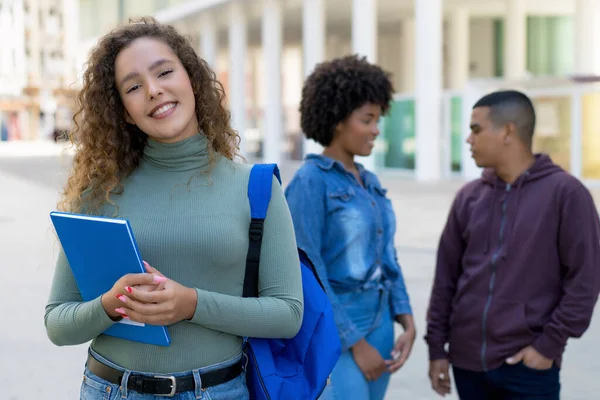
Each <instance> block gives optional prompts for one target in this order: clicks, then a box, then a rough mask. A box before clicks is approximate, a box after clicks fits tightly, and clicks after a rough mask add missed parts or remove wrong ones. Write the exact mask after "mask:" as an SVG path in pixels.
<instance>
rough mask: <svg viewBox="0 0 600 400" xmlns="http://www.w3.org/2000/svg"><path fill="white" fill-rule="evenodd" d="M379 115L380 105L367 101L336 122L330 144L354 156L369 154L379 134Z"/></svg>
mask: <svg viewBox="0 0 600 400" xmlns="http://www.w3.org/2000/svg"><path fill="white" fill-rule="evenodd" d="M380 117H381V106H379V105H377V104H371V103H367V104H365V105H363V106H362V107H359V108H357V109H356V110H354V111H353V112H352V114H350V116H349V117H348V118H346V119H345V120H344V121H342V122H340V123H339V124H338V126H337V127H336V129H335V134H334V138H333V141H332V143H331V144H332V145H336V146H339V147H342V149H343V150H344V151H345V152H346V153H349V154H352V155H355V156H362V157H366V156H369V155H370V154H371V152H372V151H373V147H374V146H375V139H377V136H379V126H378V123H379V118H380Z"/></svg>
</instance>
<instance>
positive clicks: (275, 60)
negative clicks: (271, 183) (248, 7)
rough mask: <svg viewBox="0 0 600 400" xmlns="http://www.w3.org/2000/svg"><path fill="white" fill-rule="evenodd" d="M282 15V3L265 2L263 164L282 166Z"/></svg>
mask: <svg viewBox="0 0 600 400" xmlns="http://www.w3.org/2000/svg"><path fill="white" fill-rule="evenodd" d="M282 36H283V35H282V13H281V1H280V0H263V19H262V43H263V51H264V60H265V74H264V76H263V79H264V81H263V82H264V87H265V94H266V98H265V111H264V115H265V131H264V136H263V140H264V142H263V149H264V153H263V161H265V162H269V163H278V164H279V163H280V162H281V152H282V143H283V121H282V118H283V107H282V105H281V102H282V97H281V48H282V41H283V37H282Z"/></svg>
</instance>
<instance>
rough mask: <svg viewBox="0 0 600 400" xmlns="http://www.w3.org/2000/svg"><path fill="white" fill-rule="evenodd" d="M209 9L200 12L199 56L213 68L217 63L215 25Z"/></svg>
mask: <svg viewBox="0 0 600 400" xmlns="http://www.w3.org/2000/svg"><path fill="white" fill-rule="evenodd" d="M214 18H215V16H214V15H213V14H212V13H211V12H210V11H204V12H203V13H202V14H200V56H201V57H202V58H203V59H204V60H205V61H206V62H207V63H208V65H210V67H211V68H212V69H213V70H214V69H215V67H216V63H217V27H216V26H215V20H214Z"/></svg>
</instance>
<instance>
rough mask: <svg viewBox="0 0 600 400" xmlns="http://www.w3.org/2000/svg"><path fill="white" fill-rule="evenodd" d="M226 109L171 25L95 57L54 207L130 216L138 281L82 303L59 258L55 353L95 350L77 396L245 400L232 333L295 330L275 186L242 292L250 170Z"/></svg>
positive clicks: (294, 296) (289, 254)
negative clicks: (151, 335) (141, 337)
mask: <svg viewBox="0 0 600 400" xmlns="http://www.w3.org/2000/svg"><path fill="white" fill-rule="evenodd" d="M224 103H225V100H224V92H223V87H222V85H221V84H220V83H219V82H218V81H217V80H216V78H215V74H214V72H213V71H212V70H211V69H210V68H209V66H208V64H207V63H206V61H204V60H202V59H201V58H199V57H198V56H197V54H196V53H195V52H194V49H193V47H192V46H191V44H190V42H189V40H188V39H187V38H185V37H183V36H181V35H180V34H179V33H178V32H177V31H176V30H175V29H174V28H173V27H172V26H169V25H163V24H160V23H157V22H156V21H154V20H152V19H143V20H142V21H139V22H135V23H131V24H128V25H125V26H123V27H120V28H117V29H116V30H114V31H112V32H110V33H109V34H107V35H106V36H104V37H103V38H101V39H100V41H99V42H98V45H97V46H96V48H95V49H94V50H93V51H92V52H91V55H90V58H89V61H88V64H87V69H86V71H85V73H84V75H83V88H82V90H81V93H80V94H79V98H78V106H79V111H78V113H77V114H76V118H75V121H76V124H77V125H76V130H75V132H74V136H73V139H74V142H75V145H76V155H75V159H74V165H73V171H72V174H71V176H70V178H69V180H68V183H67V186H66V189H65V192H64V196H63V199H62V202H61V204H60V209H62V210H65V211H70V212H75V213H85V214H93V215H100V216H110V217H118V218H123V219H127V220H129V221H130V223H131V226H132V228H133V231H134V232H135V236H136V240H137V243H138V245H139V249H140V252H141V254H142V255H143V257H144V259H145V262H144V264H145V266H146V270H147V273H140V274H130V275H125V276H124V277H122V278H121V279H119V280H118V281H117V282H116V283H115V284H114V286H113V287H112V288H111V289H109V290H108V291H107V292H106V293H104V294H103V295H101V296H99V297H98V298H96V299H93V300H89V301H84V300H83V299H82V296H81V294H80V292H79V290H78V287H77V284H76V282H75V280H74V278H73V274H72V272H71V269H70V267H69V263H68V260H67V258H66V256H65V253H64V251H62V250H61V251H60V252H59V255H58V260H57V264H56V268H55V272H54V280H53V282H52V288H51V292H50V299H49V301H48V304H47V306H46V314H45V324H46V330H47V333H48V336H49V338H50V340H51V341H52V342H53V343H55V344H57V345H59V346H65V345H78V344H83V343H86V342H88V341H91V345H90V347H89V354H88V357H87V362H86V368H85V371H84V374H83V383H82V385H81V398H83V399H90V400H92V399H110V400H114V399H117V398H118V399H132V400H133V399H135V400H144V399H156V398H158V397H157V396H169V397H173V398H176V399H179V400H184V399H200V398H202V399H205V398H206V399H212V400H234V399H235V400H240V399H241V400H244V399H248V397H249V395H248V389H247V388H246V383H245V378H244V370H243V365H244V363H243V360H242V338H243V337H263V338H292V337H294V336H295V335H296V334H297V332H298V330H299V329H300V325H301V322H302V317H303V310H304V308H303V307H304V305H303V304H304V303H303V295H302V280H301V273H300V267H299V266H300V260H299V258H298V251H297V247H296V241H295V236H294V228H293V225H292V219H291V216H290V212H289V209H288V207H287V204H286V201H285V197H284V194H283V190H282V189H281V187H280V185H279V183H278V182H277V180H276V178H274V181H273V186H272V188H273V190H272V198H271V201H270V204H269V209H268V212H267V216H266V220H265V223H264V237H263V245H262V252H261V258H260V277H259V279H258V293H259V297H255V298H244V297H242V288H243V282H244V276H245V264H246V255H247V252H248V243H249V237H248V229H249V225H250V205H249V203H248V197H247V192H248V179H249V175H250V169H251V166H250V165H247V164H243V163H239V162H235V161H234V159H235V158H236V156H237V153H238V143H239V137H238V135H237V133H235V132H234V131H233V130H232V129H231V127H230V124H229V120H230V116H229V113H228V112H227V110H226V109H225V107H224ZM159 271H160V272H159ZM119 322H126V323H132V322H137V323H145V324H150V325H163V326H166V327H167V330H168V332H169V336H170V338H171V343H170V345H169V346H154V345H149V344H145V343H140V342H136V341H128V340H124V339H121V338H118V337H115V336H109V335H105V334H103V332H105V331H106V330H107V329H108V328H110V327H111V326H113V325H114V324H116V323H119ZM83 361H84V360H82V364H83ZM59 388H60V386H59ZM55 397H57V398H65V394H64V393H62V392H56V395H55Z"/></svg>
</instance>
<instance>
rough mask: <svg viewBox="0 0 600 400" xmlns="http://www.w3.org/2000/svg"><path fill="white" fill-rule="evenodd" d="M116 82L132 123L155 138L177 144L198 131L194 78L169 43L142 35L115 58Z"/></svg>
mask: <svg viewBox="0 0 600 400" xmlns="http://www.w3.org/2000/svg"><path fill="white" fill-rule="evenodd" d="M115 83H116V85H117V90H118V91H119V95H120V96H121V100H122V102H123V105H124V106H125V116H126V117H125V118H126V120H127V122H128V123H130V124H134V125H137V127H138V128H140V129H141V130H142V131H143V132H145V133H146V134H147V135H148V136H149V137H150V138H151V139H154V140H156V141H159V142H163V143H175V142H178V141H181V140H183V139H187V138H189V137H191V136H194V135H195V134H197V133H198V119H197V117H196V100H195V97H194V92H193V90H192V85H191V83H190V78H189V76H188V74H187V71H186V70H185V68H184V67H183V65H182V64H181V61H180V60H179V57H177V55H176V54H175V53H174V52H173V50H172V49H171V47H169V45H167V44H165V43H164V42H162V41H160V40H157V39H153V38H148V37H144V38H139V39H136V40H134V41H133V42H131V44H130V45H129V46H127V47H126V48H124V49H123V50H121V52H120V53H119V54H118V55H117V58H116V60H115Z"/></svg>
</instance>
